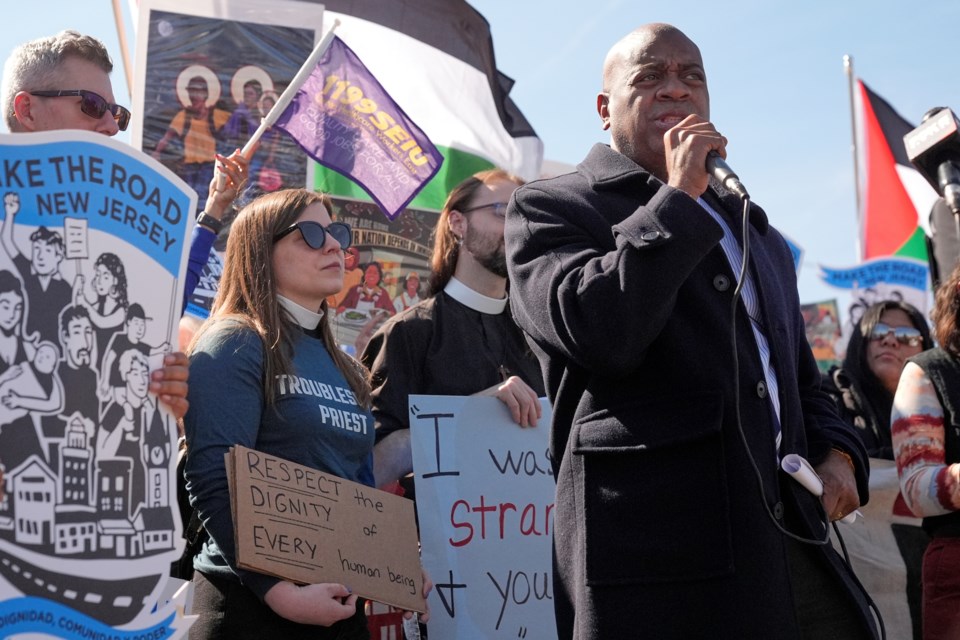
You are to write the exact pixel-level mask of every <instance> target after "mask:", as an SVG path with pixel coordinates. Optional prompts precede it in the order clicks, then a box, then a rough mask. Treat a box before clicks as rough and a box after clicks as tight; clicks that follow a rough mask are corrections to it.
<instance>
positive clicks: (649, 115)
mask: <svg viewBox="0 0 960 640" xmlns="http://www.w3.org/2000/svg"><path fill="white" fill-rule="evenodd" d="M597 112H598V113H599V114H600V119H601V120H602V122H603V128H604V129H609V130H610V135H611V146H612V147H613V148H614V149H616V150H617V151H619V152H620V153H622V154H624V155H625V156H627V157H628V158H630V159H632V160H633V161H634V162H636V163H637V164H639V165H640V166H642V167H644V168H645V169H647V170H648V171H650V172H651V173H653V174H654V175H656V176H657V177H659V178H661V179H665V176H666V160H665V154H664V144H663V134H664V133H665V132H666V131H667V130H669V129H670V128H672V127H673V126H674V125H676V124H677V123H678V122H680V120H682V119H683V118H685V117H686V116H688V115H690V114H692V113H695V114H697V115H699V116H701V117H703V118H705V119H709V117H710V97H709V94H708V92H707V82H706V74H705V72H704V69H703V60H702V58H701V56H700V49H699V48H698V47H697V45H696V44H694V43H693V41H692V40H690V39H689V38H688V37H687V36H686V35H684V33H683V32H682V31H680V30H679V29H677V28H676V27H674V26H673V25H669V24H664V23H652V24H647V25H643V26H642V27H639V28H637V29H635V30H634V31H632V32H631V33H629V34H627V35H626V36H625V37H623V38H622V39H621V40H620V41H618V42H617V43H616V44H614V45H613V47H611V48H610V51H609V52H608V53H607V57H606V59H605V60H604V63H603V91H602V92H601V93H600V94H599V95H598V96H597Z"/></svg>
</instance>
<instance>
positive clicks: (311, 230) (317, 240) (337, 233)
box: [273, 220, 353, 249]
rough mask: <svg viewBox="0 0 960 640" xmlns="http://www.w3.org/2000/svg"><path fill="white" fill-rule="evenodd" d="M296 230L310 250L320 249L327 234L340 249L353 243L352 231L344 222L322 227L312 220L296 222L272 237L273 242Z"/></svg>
mask: <svg viewBox="0 0 960 640" xmlns="http://www.w3.org/2000/svg"><path fill="white" fill-rule="evenodd" d="M297 229H299V230H300V235H301V236H303V241H304V242H306V243H307V246H309V247H310V248H311V249H322V248H323V243H324V242H326V239H327V234H328V233H329V234H330V237H331V238H333V239H334V240H336V241H337V243H338V244H339V245H340V248H341V249H346V248H348V247H349V246H350V243H351V242H352V241H353V231H352V230H351V229H350V225H348V224H347V223H346V222H331V223H330V224H328V225H327V226H326V227H324V226H323V225H322V224H320V223H319V222H313V221H312V220H305V221H304V222H296V223H294V224H292V225H290V226H289V227H287V228H286V229H284V230H283V231H281V232H280V233H278V234H277V235H275V236H273V241H274V242H279V241H280V240H281V239H282V238H283V237H284V236H287V235H289V234H291V233H293V232H294V231H296V230H297Z"/></svg>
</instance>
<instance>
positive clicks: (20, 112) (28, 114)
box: [13, 91, 37, 131]
mask: <svg viewBox="0 0 960 640" xmlns="http://www.w3.org/2000/svg"><path fill="white" fill-rule="evenodd" d="M33 107H34V104H33V96H31V95H30V94H29V93H27V92H26V91H18V92H17V95H15V96H14V97H13V115H14V116H15V117H16V119H17V122H19V123H20V126H21V127H23V129H24V131H36V130H37V121H36V118H35V117H34V113H33Z"/></svg>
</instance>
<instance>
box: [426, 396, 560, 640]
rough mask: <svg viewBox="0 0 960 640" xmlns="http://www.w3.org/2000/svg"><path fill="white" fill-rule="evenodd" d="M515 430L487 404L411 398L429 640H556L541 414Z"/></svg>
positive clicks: (550, 496) (500, 407) (549, 478)
mask: <svg viewBox="0 0 960 640" xmlns="http://www.w3.org/2000/svg"><path fill="white" fill-rule="evenodd" d="M541 404H542V406H543V416H542V418H541V419H540V422H539V424H538V425H537V427H536V428H527V429H521V428H520V427H519V426H518V425H517V424H516V423H514V422H513V421H512V420H511V418H510V414H509V412H508V411H507V408H506V406H505V405H504V404H503V403H502V402H500V401H499V400H497V399H496V398H487V397H476V396H470V397H460V396H410V413H411V415H410V433H411V442H412V450H413V468H414V473H415V476H416V484H417V514H418V517H419V520H420V543H421V554H422V561H423V566H424V568H425V569H426V570H427V572H428V573H429V574H430V576H431V578H432V579H433V582H434V585H435V586H434V590H433V592H432V593H431V594H430V598H429V603H430V623H429V631H430V635H431V637H437V638H463V639H465V638H521V639H523V640H541V639H552V638H556V637H557V631H556V623H555V620H554V612H553V572H552V567H551V547H552V539H553V501H554V491H555V486H554V480H553V471H552V467H551V464H550V458H549V455H548V453H547V436H548V434H549V430H550V406H549V405H548V404H547V401H546V400H541Z"/></svg>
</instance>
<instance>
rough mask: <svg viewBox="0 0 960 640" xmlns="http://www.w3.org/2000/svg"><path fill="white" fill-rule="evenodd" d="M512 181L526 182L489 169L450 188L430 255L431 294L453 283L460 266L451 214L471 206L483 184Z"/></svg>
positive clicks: (429, 290)
mask: <svg viewBox="0 0 960 640" xmlns="http://www.w3.org/2000/svg"><path fill="white" fill-rule="evenodd" d="M502 181H509V182H513V183H514V184H516V185H517V186H521V185H523V180H522V179H520V178H518V177H517V176H515V175H513V174H511V173H507V172H506V171H504V170H503V169H488V170H487V171H481V172H479V173H475V174H473V175H472V176H470V177H469V178H467V179H466V180H464V181H463V182H461V183H460V184H458V185H457V186H455V187H454V188H453V189H451V191H450V195H448V196H447V201H446V202H444V203H443V209H442V210H441V211H440V217H439V219H438V220H437V226H436V227H435V228H434V230H433V255H432V256H431V257H430V282H429V283H428V285H427V295H428V296H435V295H437V294H438V293H440V292H441V291H443V288H444V287H446V286H447V283H448V282H450V278H451V277H453V273H454V271H456V269H457V258H458V256H459V255H460V242H459V240H460V239H459V238H457V237H456V236H455V235H454V234H453V230H452V229H451V228H450V214H451V213H452V212H453V211H461V212H462V211H463V209H469V208H470V204H471V201H472V200H473V197H474V196H475V195H476V193H477V191H479V190H480V187H482V186H484V185H489V184H493V183H494V182H502Z"/></svg>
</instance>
